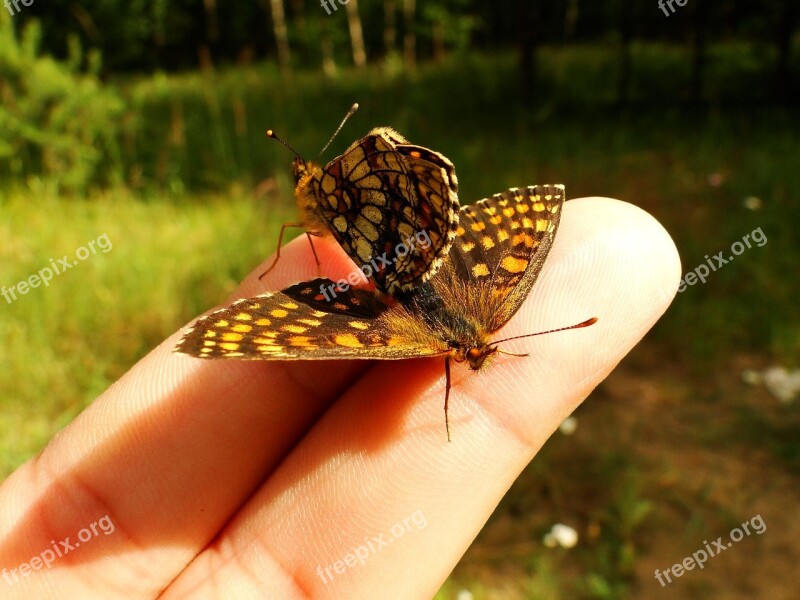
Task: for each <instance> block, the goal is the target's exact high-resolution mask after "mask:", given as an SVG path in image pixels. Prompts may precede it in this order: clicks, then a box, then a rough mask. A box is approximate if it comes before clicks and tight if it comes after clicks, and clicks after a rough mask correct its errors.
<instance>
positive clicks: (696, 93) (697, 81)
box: [689, 2, 708, 104]
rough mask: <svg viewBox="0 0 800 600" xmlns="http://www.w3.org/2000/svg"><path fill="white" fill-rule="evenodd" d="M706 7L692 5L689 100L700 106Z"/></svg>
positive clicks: (704, 50) (698, 4) (704, 58)
mask: <svg viewBox="0 0 800 600" xmlns="http://www.w3.org/2000/svg"><path fill="white" fill-rule="evenodd" d="M707 13H708V5H707V4H706V3H705V2H695V3H694V35H693V36H692V46H693V48H692V50H693V55H692V84H691V89H690V95H689V100H690V101H691V102H692V103H693V104H700V102H702V100H703V88H704V87H705V86H704V85H703V82H704V79H705V70H706V59H707V53H706V49H707V46H708V44H707V43H706V14H707Z"/></svg>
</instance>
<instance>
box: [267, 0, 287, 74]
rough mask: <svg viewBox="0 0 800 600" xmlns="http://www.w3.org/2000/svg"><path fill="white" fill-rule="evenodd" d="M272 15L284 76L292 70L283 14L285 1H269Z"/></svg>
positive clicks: (279, 63)
mask: <svg viewBox="0 0 800 600" xmlns="http://www.w3.org/2000/svg"><path fill="white" fill-rule="evenodd" d="M269 7H270V11H271V13H272V26H273V30H274V32H275V44H276V46H277V47H278V65H279V66H280V68H281V71H282V72H283V73H284V74H287V73H289V72H290V70H291V66H292V55H291V52H290V50H289V34H288V33H287V29H286V15H285V14H284V12H283V0H269Z"/></svg>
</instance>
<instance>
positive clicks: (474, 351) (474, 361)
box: [456, 344, 497, 371]
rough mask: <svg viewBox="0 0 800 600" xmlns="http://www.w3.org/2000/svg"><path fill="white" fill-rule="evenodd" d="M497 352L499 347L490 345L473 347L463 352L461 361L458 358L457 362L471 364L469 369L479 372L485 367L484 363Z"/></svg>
mask: <svg viewBox="0 0 800 600" xmlns="http://www.w3.org/2000/svg"><path fill="white" fill-rule="evenodd" d="M495 352H497V346H490V345H489V344H483V345H481V346H472V347H471V348H466V349H465V350H464V351H463V353H462V354H461V360H459V358H458V356H457V357H456V362H462V361H467V362H468V363H469V368H470V369H472V370H473V371H477V370H478V369H480V368H481V367H482V366H483V363H484V361H485V360H486V359H487V358H489V357H490V356H491V355H492V354H494V353H495Z"/></svg>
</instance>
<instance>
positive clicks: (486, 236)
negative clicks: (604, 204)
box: [430, 185, 564, 332]
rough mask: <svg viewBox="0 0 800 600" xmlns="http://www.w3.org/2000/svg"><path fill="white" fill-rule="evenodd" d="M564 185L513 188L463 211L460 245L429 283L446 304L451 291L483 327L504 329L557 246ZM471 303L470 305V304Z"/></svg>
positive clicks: (458, 230) (452, 250) (457, 241)
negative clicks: (455, 291) (444, 299)
mask: <svg viewBox="0 0 800 600" xmlns="http://www.w3.org/2000/svg"><path fill="white" fill-rule="evenodd" d="M563 203H564V186H563V185H539V186H528V187H525V188H511V189H508V190H506V191H504V192H501V193H499V194H494V195H493V196H491V197H490V198H484V199H483V200H480V201H478V202H476V203H474V204H472V205H470V206H465V207H463V208H462V209H461V215H460V224H459V227H458V229H457V235H456V241H455V242H454V243H453V247H452V249H451V250H450V255H449V258H448V260H447V261H446V263H445V266H444V267H442V268H441V269H440V271H439V273H437V275H436V276H435V277H434V278H433V279H432V280H431V282H430V283H431V285H432V286H433V287H434V288H435V289H436V290H437V293H438V294H439V295H440V296H443V297H444V296H447V295H448V294H449V295H450V296H451V298H449V299H448V302H447V303H448V304H452V303H453V302H454V301H458V300H457V298H452V296H453V294H452V292H451V290H462V291H461V292H459V293H458V295H460V296H463V297H465V300H463V301H464V302H471V303H472V304H473V306H472V307H471V309H470V312H471V313H473V314H474V315H476V318H478V317H479V318H478V321H479V323H480V327H481V328H482V329H485V331H487V332H494V331H497V330H498V329H500V328H501V327H502V326H503V325H505V324H506V323H507V322H508V321H509V319H511V317H512V316H513V315H514V313H516V312H517V310H518V309H519V307H520V306H521V305H522V303H523V301H524V300H525V298H526V297H527V296H528V293H529V292H530V290H531V288H532V287H533V284H534V283H535V282H536V278H537V277H538V276H539V273H540V272H541V270H542V266H543V264H544V261H545V259H546V258H547V255H548V253H549V252H550V248H551V246H552V244H553V239H554V238H555V234H556V231H557V229H558V224H559V220H560V218H561V208H562V205H563ZM470 296H471V299H467V298H470Z"/></svg>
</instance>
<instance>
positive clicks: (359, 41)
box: [345, 0, 367, 68]
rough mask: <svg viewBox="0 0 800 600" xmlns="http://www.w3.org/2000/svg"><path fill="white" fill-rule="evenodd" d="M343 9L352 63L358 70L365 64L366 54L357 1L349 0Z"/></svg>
mask: <svg viewBox="0 0 800 600" xmlns="http://www.w3.org/2000/svg"><path fill="white" fill-rule="evenodd" d="M345 8H346V9H347V26H348V27H349V29H350V44H351V46H352V47H353V63H354V64H355V65H356V66H357V67H359V68H360V67H363V66H365V65H366V64H367V52H366V50H364V31H363V29H362V28H361V16H360V15H359V14H358V0H350V1H349V2H348V3H347V4H345Z"/></svg>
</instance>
